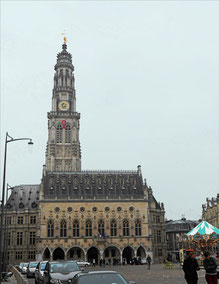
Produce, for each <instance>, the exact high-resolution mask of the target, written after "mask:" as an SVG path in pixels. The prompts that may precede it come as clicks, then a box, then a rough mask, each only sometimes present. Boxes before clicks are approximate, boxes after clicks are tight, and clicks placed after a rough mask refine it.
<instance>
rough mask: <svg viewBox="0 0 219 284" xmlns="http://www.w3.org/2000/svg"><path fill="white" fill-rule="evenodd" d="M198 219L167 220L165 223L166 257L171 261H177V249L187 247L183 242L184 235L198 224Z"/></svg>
mask: <svg viewBox="0 0 219 284" xmlns="http://www.w3.org/2000/svg"><path fill="white" fill-rule="evenodd" d="M198 223H199V222H198V221H191V220H186V218H182V219H181V220H176V221H172V220H170V221H168V222H167V224H166V240H167V258H168V259H169V260H171V261H173V262H176V261H179V250H180V249H182V248H189V244H188V243H185V242H183V239H184V236H185V234H186V233H188V232H189V231H190V230H191V229H193V228H194V227H195V226H197V225H198Z"/></svg>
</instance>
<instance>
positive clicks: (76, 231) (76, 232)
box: [73, 220, 80, 237]
mask: <svg viewBox="0 0 219 284" xmlns="http://www.w3.org/2000/svg"><path fill="white" fill-rule="evenodd" d="M79 233H80V232H79V222H78V221H77V220H76V221H74V223H73V237H79Z"/></svg>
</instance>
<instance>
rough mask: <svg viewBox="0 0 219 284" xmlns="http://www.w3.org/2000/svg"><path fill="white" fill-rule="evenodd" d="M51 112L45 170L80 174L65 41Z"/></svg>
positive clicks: (72, 84) (76, 118) (71, 76)
mask: <svg viewBox="0 0 219 284" xmlns="http://www.w3.org/2000/svg"><path fill="white" fill-rule="evenodd" d="M54 69H55V74H54V88H53V92H52V110H51V111H50V112H48V142H47V148H46V167H45V170H46V171H72V172H79V171H81V150H80V141H79V127H80V124H79V120H80V113H78V112H77V111H76V96H75V79H74V74H73V71H74V66H73V64H72V56H71V54H70V53H68V52H67V45H66V39H65V38H64V44H63V45H62V51H61V52H59V53H58V54H57V63H56V65H55V67H54Z"/></svg>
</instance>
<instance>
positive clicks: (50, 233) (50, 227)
mask: <svg viewBox="0 0 219 284" xmlns="http://www.w3.org/2000/svg"><path fill="white" fill-rule="evenodd" d="M47 236H48V237H49V238H53V237H54V222H53V221H52V220H50V221H49V222H48V225H47Z"/></svg>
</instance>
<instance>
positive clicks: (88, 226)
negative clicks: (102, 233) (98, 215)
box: [86, 221, 92, 237]
mask: <svg viewBox="0 0 219 284" xmlns="http://www.w3.org/2000/svg"><path fill="white" fill-rule="evenodd" d="M86 237H92V222H91V221H87V222H86Z"/></svg>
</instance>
